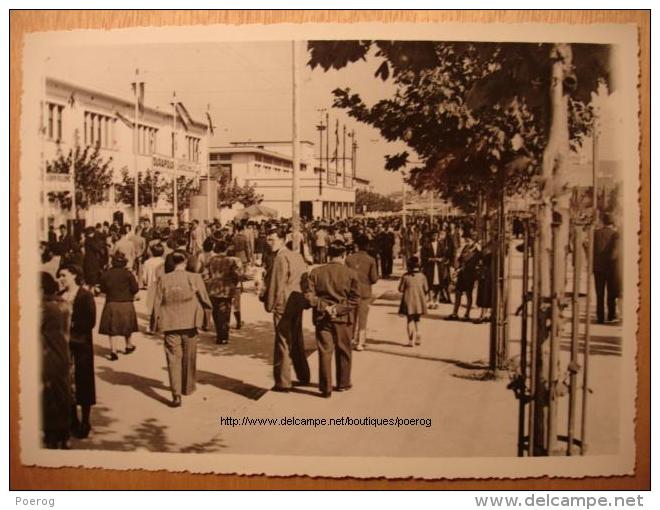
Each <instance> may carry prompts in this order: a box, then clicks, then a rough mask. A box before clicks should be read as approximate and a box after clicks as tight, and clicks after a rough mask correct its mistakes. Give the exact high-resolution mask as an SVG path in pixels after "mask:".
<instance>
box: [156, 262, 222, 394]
mask: <svg viewBox="0 0 660 510" xmlns="http://www.w3.org/2000/svg"><path fill="white" fill-rule="evenodd" d="M172 260H173V262H174V270H173V271H171V272H169V273H164V274H163V275H162V276H161V277H160V278H159V279H158V280H157V282H156V291H155V296H154V313H155V317H156V324H157V328H158V330H159V331H162V332H163V333H164V334H165V356H166V358H167V372H168V374H169V378H170V387H171V389H172V404H171V405H172V407H180V406H181V403H182V402H181V395H182V394H183V395H190V394H191V393H193V392H194V391H195V375H196V361H197V328H199V327H201V326H202V324H203V323H204V308H211V300H210V299H209V296H208V294H207V293H206V287H205V285H204V281H203V280H202V276H201V275H200V274H198V273H191V272H189V271H186V263H187V262H188V255H187V254H186V253H185V252H184V251H180V250H176V251H174V252H173V253H172Z"/></svg>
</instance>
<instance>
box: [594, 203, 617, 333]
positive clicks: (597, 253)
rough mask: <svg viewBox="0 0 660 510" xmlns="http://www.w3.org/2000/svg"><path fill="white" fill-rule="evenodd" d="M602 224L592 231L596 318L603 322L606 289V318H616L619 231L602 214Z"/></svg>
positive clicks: (607, 216)
mask: <svg viewBox="0 0 660 510" xmlns="http://www.w3.org/2000/svg"><path fill="white" fill-rule="evenodd" d="M602 219H603V226H602V227H600V228H598V229H596V231H595V232H594V254H593V256H594V281H595V283H596V318H597V321H598V323H599V324H602V323H604V322H605V292H606V291H607V320H608V321H610V322H612V321H615V320H616V298H617V295H618V290H619V289H618V287H619V285H618V278H617V276H618V275H617V272H618V271H617V269H618V257H619V233H618V232H617V231H616V228H615V227H614V222H613V221H612V217H611V216H610V214H608V213H604V214H603V218H602Z"/></svg>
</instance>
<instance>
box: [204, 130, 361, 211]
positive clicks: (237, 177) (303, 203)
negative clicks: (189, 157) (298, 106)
mask: <svg viewBox="0 0 660 510" xmlns="http://www.w3.org/2000/svg"><path fill="white" fill-rule="evenodd" d="M300 147H301V150H300V215H301V217H303V218H307V219H311V218H328V219H330V218H348V217H351V216H353V215H354V214H355V189H356V187H355V184H354V182H353V178H352V170H349V169H347V170H346V173H347V175H346V176H344V175H343V166H340V167H339V171H338V172H337V171H336V170H335V171H332V167H334V166H335V165H334V164H333V163H331V172H330V174H329V173H328V171H327V169H326V168H321V167H320V166H319V165H318V164H317V160H318V158H317V157H315V155H314V144H313V143H312V142H309V141H302V142H301V143H300ZM209 164H210V174H211V177H212V178H215V179H216V180H218V181H223V180H225V181H226V180H231V181H235V182H236V183H237V184H238V185H240V186H243V185H246V184H248V185H250V186H253V187H254V188H255V191H256V192H257V193H258V194H260V195H262V196H263V202H262V204H263V205H265V206H267V207H271V208H273V209H275V210H276V211H278V214H279V215H280V216H281V217H285V218H288V217H291V215H292V203H291V189H292V182H293V178H292V170H293V150H292V143H291V142H290V141H263V142H262V141H246V142H232V143H231V145H230V146H227V147H210V148H209ZM338 166H339V165H338ZM335 168H336V167H335ZM349 174H350V175H349ZM361 181H362V183H364V182H365V180H364V179H361ZM366 183H367V185H368V181H366Z"/></svg>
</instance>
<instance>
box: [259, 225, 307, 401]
mask: <svg viewBox="0 0 660 510" xmlns="http://www.w3.org/2000/svg"><path fill="white" fill-rule="evenodd" d="M266 240H267V242H268V246H269V247H270V249H271V250H272V257H273V258H272V263H271V264H270V267H269V268H268V273H267V275H266V289H265V292H264V298H263V299H264V305H265V307H266V311H267V312H272V314H273V327H274V329H275V354H274V360H273V377H274V379H275V385H274V386H273V391H279V392H288V391H289V390H290V389H291V363H293V367H294V370H295V372H296V376H297V378H298V382H299V383H301V384H308V383H309V365H308V364H307V357H306V356H305V346H304V339H303V332H302V313H303V310H304V308H305V306H306V300H305V297H304V296H303V294H302V292H301V286H300V285H301V280H302V278H303V275H304V274H305V273H306V271H307V265H306V264H305V261H304V260H303V258H302V256H301V255H300V253H298V252H294V251H291V250H289V249H288V248H287V247H286V246H285V240H286V233H285V232H284V230H283V229H274V230H272V231H271V232H270V233H269V234H268V237H267V238H266Z"/></svg>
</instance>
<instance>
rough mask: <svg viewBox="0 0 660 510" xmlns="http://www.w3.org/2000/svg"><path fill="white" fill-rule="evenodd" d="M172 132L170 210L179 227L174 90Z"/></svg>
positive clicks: (174, 96) (173, 98)
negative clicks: (172, 167)
mask: <svg viewBox="0 0 660 510" xmlns="http://www.w3.org/2000/svg"><path fill="white" fill-rule="evenodd" d="M172 133H173V135H174V138H173V142H172V164H173V166H174V169H173V170H172V172H173V173H172V187H173V190H172V212H173V213H174V227H175V228H179V197H178V196H177V195H178V192H177V185H176V184H177V183H176V178H177V175H176V141H177V140H176V91H174V92H172Z"/></svg>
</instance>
